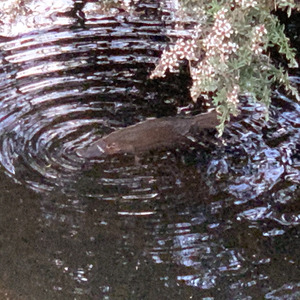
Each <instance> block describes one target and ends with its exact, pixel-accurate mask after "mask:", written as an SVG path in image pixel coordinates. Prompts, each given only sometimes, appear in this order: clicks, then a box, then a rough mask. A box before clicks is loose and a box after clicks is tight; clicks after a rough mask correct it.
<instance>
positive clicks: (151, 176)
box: [0, 1, 300, 300]
mask: <svg viewBox="0 0 300 300" xmlns="http://www.w3.org/2000/svg"><path fill="white" fill-rule="evenodd" d="M28 3H29V4H30V3H31V6H30V5H29V4H28V5H29V7H28V8H27V9H28V10H29V9H30V10H31V16H32V15H33V17H30V18H29V17H26V18H25V17H24V16H23V19H22V14H20V16H18V17H14V18H13V17H12V18H8V17H7V19H2V20H3V21H2V23H1V24H2V25H1V36H2V38H1V43H0V60H1V72H0V78H1V79H0V100H1V102H0V121H1V122H0V132H1V135H0V160H1V165H2V168H1V173H0V176H1V180H0V186H1V194H0V207H1V209H0V265H1V268H0V296H1V299H2V298H3V299H6V298H9V299H112V300H114V299H138V300H140V299H210V300H211V299H226V300H227V299H276V300H277V299H299V298H300V281H299V278H300V270H299V246H300V243H299V228H300V227H299V223H300V213H299V211H300V210H299V200H300V192H299V182H300V105H299V104H297V103H296V102H295V101H294V100H293V99H289V98H288V97H287V96H285V95H283V94H282V93H281V92H279V91H278V92H276V93H275V94H274V99H273V103H274V104H273V106H272V109H271V114H270V121H269V122H268V123H266V122H265V120H264V108H263V107H262V106H260V105H258V104H253V103H251V101H250V100H249V99H244V100H243V101H244V102H245V108H244V109H243V112H242V117H241V118H239V120H235V121H234V122H232V124H231V125H230V126H228V128H227V130H226V132H225V134H224V137H223V140H222V141H217V140H216V139H215V138H214V137H213V134H212V135H211V138H210V141H211V142H210V143H208V142H207V138H206V139H205V140H204V145H203V138H204V137H202V136H201V135H196V136H195V137H194V142H193V143H192V145H190V146H188V147H186V148H184V149H173V150H170V151H165V150H161V151H156V152H153V153H149V154H146V155H144V156H143V157H142V158H141V160H140V163H139V164H136V163H135V158H134V157H133V156H131V155H120V156H114V157H108V158H103V159H99V160H95V161H89V162H86V161H84V160H82V159H81V158H79V157H77V156H76V155H75V154H74V150H76V149H77V147H79V146H80V145H82V144H88V143H89V142H91V141H93V140H94V139H95V137H96V136H97V135H102V134H106V133H109V132H111V131H113V130H115V129H118V128H121V127H124V126H127V125H130V124H134V123H136V122H138V121H140V120H143V119H145V118H146V117H149V116H156V117H160V116H163V115H174V114H176V107H177V106H185V105H187V104H188V103H189V101H190V99H189V97H188V90H187V88H186V85H187V83H188V82H189V79H188V77H187V76H185V75H179V74H177V75H172V76H170V77H169V78H168V79H164V80H161V81H151V80H149V79H148V76H149V72H150V71H151V70H152V69H153V68H154V63H155V62H156V61H157V57H158V56H159V53H160V51H161V49H162V48H163V47H164V46H165V44H166V41H168V38H167V37H166V35H165V33H166V30H167V29H168V28H170V23H168V16H169V15H168V13H167V10H166V8H165V9H161V8H160V5H159V4H158V3H157V2H155V1H152V2H151V1H148V2H147V1H143V2H141V3H139V6H138V8H137V9H136V11H134V12H131V14H130V13H128V12H126V11H124V10H122V9H120V10H111V11H110V13H108V12H103V11H102V10H101V9H99V7H100V6H99V3H98V4H97V3H95V2H87V3H86V5H85V6H84V3H81V2H80V1H77V2H76V3H77V4H74V3H73V2H72V1H70V2H68V1H65V2H64V4H60V2H59V1H57V2H56V4H55V5H54V4H53V3H51V1H48V3H46V1H42V2H41V4H40V5H41V7H42V8H41V7H38V8H36V7H33V4H32V3H34V2H30V1H29V2H28ZM47 5H48V6H47ZM51 5H52V6H51ZM25 6H26V5H25ZM34 9H36V10H35V11H37V12H36V13H32V11H34ZM28 10H27V12H28ZM58 11H60V13H58ZM168 26H169V27H168ZM299 78H300V77H299V74H298V75H297V74H295V76H293V77H292V80H293V81H294V82H295V84H296V85H298V87H299V84H300V79H299Z"/></svg>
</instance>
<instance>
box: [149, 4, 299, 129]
mask: <svg viewBox="0 0 300 300" xmlns="http://www.w3.org/2000/svg"><path fill="white" fill-rule="evenodd" d="M174 1H175V0H174ZM181 4H182V6H180V7H178V9H177V11H176V15H177V24H176V26H177V29H183V28H184V22H185V21H186V20H190V19H191V17H192V19H193V21H194V26H193V28H192V29H191V30H190V31H189V32H190V34H189V35H188V36H185V37H183V38H182V37H181V38H178V39H177V41H176V43H175V45H173V46H171V47H170V48H169V49H168V50H166V51H164V53H163V54H162V57H161V59H160V62H159V64H158V65H157V67H156V68H155V70H154V71H153V73H152V74H151V77H152V78H154V77H161V76H165V72H166V70H167V69H169V71H170V72H176V71H177V70H178V66H179V61H180V60H181V59H187V60H188V62H189V68H190V73H191V77H192V80H193V84H192V87H191V88H190V91H191V97H192V99H193V100H194V101H196V100H197V99H198V97H199V96H200V95H208V94H211V93H212V94H213V103H214V105H215V106H216V107H217V110H218V111H219V113H220V125H219V126H218V130H219V133H220V134H221V133H222V132H223V130H224V124H225V122H226V121H227V120H229V118H230V115H231V114H237V113H238V102H239V100H238V96H239V95H242V94H247V95H251V96H252V97H253V98H254V99H256V100H259V101H262V102H263V103H265V104H266V106H269V104H270V94H271V86H272V84H274V82H277V83H280V84H282V85H283V86H284V87H285V89H286V90H287V91H289V92H291V93H292V94H293V95H294V96H296V98H299V95H298V92H297V90H296V89H295V88H294V87H292V86H291V84H290V83H289V80H288V75H287V74H286V72H285V70H284V69H283V68H282V67H279V68H276V67H275V66H274V64H272V61H271V60H270V58H269V49H270V48H271V47H274V46H276V49H278V51H279V53H281V54H282V55H283V57H285V59H286V60H287V62H288V66H289V67H291V68H292V67H297V66H298V65H297V62H296V60H295V53H294V50H293V49H291V48H290V46H289V40H288V39H287V37H286V36H285V34H284V27H283V26H282V25H280V24H279V20H278V19H277V17H276V16H274V15H273V14H271V11H272V10H274V9H277V8H280V9H287V12H288V14H291V10H292V9H293V8H295V3H294V1H293V0H282V1H281V0H279V1H276V2H273V1H270V0H269V1H268V0H265V1H263V0H247V1H246V0H226V1H225V0H213V1H205V0H183V1H182V2H181ZM273 49H274V48H273Z"/></svg>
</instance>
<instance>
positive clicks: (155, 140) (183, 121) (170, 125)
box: [76, 110, 218, 158]
mask: <svg viewBox="0 0 300 300" xmlns="http://www.w3.org/2000/svg"><path fill="white" fill-rule="evenodd" d="M217 125H218V120H217V113H216V111H215V110H213V111H210V112H208V113H204V114H199V115H196V116H193V117H164V118H158V119H150V120H146V121H143V122H140V123H137V124H135V125H132V126H128V127H125V128H122V129H119V130H116V131H114V132H112V133H110V134H108V135H106V136H104V137H102V138H100V139H98V140H96V141H95V142H93V143H91V144H90V145H88V146H87V147H84V148H81V149H77V151H76V153H77V155H78V156H80V157H84V158H97V157H103V156H105V155H113V154H118V153H132V154H134V155H139V154H142V153H144V152H148V151H151V150H154V149H160V148H172V147H176V146H177V145H178V144H179V143H180V142H183V141H184V139H187V135H188V134H189V133H191V131H197V130H201V129H208V128H215V127H216V126H217Z"/></svg>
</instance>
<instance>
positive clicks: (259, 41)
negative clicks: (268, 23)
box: [251, 25, 267, 55]
mask: <svg viewBox="0 0 300 300" xmlns="http://www.w3.org/2000/svg"><path fill="white" fill-rule="evenodd" d="M266 34H267V30H266V28H265V26H264V25H258V26H255V27H254V29H253V37H252V40H251V51H252V52H254V54H256V55H258V54H261V53H262V51H263V48H262V45H263V36H264V35H266Z"/></svg>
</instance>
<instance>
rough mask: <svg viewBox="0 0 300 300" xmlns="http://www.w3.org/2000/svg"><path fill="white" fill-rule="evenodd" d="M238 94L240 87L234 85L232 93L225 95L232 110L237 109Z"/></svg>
mask: <svg viewBox="0 0 300 300" xmlns="http://www.w3.org/2000/svg"><path fill="white" fill-rule="evenodd" d="M239 92H240V87H239V86H238V85H235V86H234V87H233V89H232V91H231V92H228V93H227V101H228V103H229V104H231V105H233V107H234V109H236V108H237V105H238V103H239V98H238V96H239Z"/></svg>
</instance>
